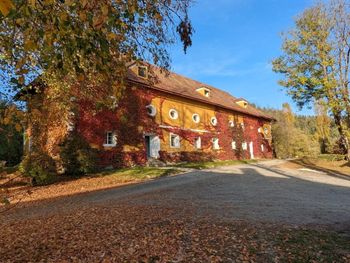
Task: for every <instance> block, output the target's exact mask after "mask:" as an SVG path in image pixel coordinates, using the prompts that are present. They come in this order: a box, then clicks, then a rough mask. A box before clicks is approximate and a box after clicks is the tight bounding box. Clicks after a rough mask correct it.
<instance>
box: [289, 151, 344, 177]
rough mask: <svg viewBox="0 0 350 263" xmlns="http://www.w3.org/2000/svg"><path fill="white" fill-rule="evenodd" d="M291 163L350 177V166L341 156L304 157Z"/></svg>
mask: <svg viewBox="0 0 350 263" xmlns="http://www.w3.org/2000/svg"><path fill="white" fill-rule="evenodd" d="M290 162H291V163H293V164H296V165H299V166H302V167H307V168H311V169H316V170H320V171H324V172H330V173H338V174H342V175H348V176H350V164H349V162H347V161H345V160H344V156H341V155H334V154H324V155H320V156H318V157H304V158H301V159H297V160H292V161H290Z"/></svg>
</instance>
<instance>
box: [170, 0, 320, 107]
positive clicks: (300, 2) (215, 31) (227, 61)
mask: <svg viewBox="0 0 350 263" xmlns="http://www.w3.org/2000/svg"><path fill="white" fill-rule="evenodd" d="M313 3H314V0H196V3H194V5H193V7H192V8H191V10H190V18H191V21H192V23H193V26H194V27H195V33H194V36H193V46H192V47H190V48H189V50H188V52H187V54H186V55H185V54H184V53H183V51H182V49H181V46H180V45H176V46H174V47H172V48H171V57H172V71H175V72H177V73H179V74H182V75H185V76H187V77H190V78H192V79H195V80H198V81H201V82H204V83H207V84H209V85H213V86H215V87H217V88H220V89H222V90H225V91H228V92H230V93H231V94H232V95H234V96H235V97H244V98H246V99H247V100H248V101H251V102H253V103H256V104H257V105H259V106H268V107H274V108H281V105H282V103H284V102H289V103H291V105H292V106H293V109H294V110H295V111H296V112H298V113H300V114H313V111H312V110H308V109H303V110H302V111H301V112H300V111H297V107H296V106H295V105H294V104H293V102H292V101H291V99H290V98H289V97H288V96H287V95H286V94H285V92H284V90H282V87H281V86H279V85H278V84H277V81H278V79H279V78H280V77H281V76H279V75H277V74H276V73H274V72H273V71H272V70H271V61H272V59H273V58H275V57H277V56H278V55H280V54H281V37H280V34H281V32H283V31H286V30H288V29H290V28H291V27H292V26H293V24H294V19H295V17H296V16H297V15H298V14H300V13H301V12H302V11H303V10H304V9H305V8H307V7H310V6H311V5H312V4H313Z"/></svg>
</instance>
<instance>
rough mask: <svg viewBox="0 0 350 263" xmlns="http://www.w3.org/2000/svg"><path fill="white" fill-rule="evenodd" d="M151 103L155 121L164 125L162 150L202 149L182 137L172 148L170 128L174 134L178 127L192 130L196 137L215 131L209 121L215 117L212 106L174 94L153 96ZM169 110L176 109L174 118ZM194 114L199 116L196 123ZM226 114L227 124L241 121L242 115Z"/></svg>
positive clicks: (161, 125)
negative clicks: (154, 110)
mask: <svg viewBox="0 0 350 263" xmlns="http://www.w3.org/2000/svg"><path fill="white" fill-rule="evenodd" d="M151 104H152V105H153V106H154V107H155V108H156V112H157V114H156V115H155V121H156V123H157V124H158V125H160V127H164V130H163V134H162V135H163V143H162V144H161V150H162V151H167V152H177V151H202V150H201V149H199V150H198V149H196V148H195V146H194V141H193V142H192V141H190V142H189V141H188V140H186V139H184V138H180V140H181V142H180V148H172V147H171V146H170V133H172V130H173V133H174V134H177V133H176V131H178V129H181V130H187V131H193V132H196V133H198V137H200V136H202V135H203V134H205V133H207V132H215V130H216V127H215V126H214V125H212V123H211V119H212V118H213V117H214V118H215V117H216V111H215V108H214V106H210V105H205V104H202V103H200V102H196V101H193V100H187V99H183V98H179V97H175V96H169V97H167V98H160V97H157V98H153V100H152V102H151ZM171 110H176V112H177V113H178V117H177V118H176V119H173V118H171V116H170V114H169V112H170V111H171ZM194 114H198V116H199V118H200V120H199V121H198V123H196V122H195V121H194V120H193V115H194ZM227 116H228V120H227V125H229V121H233V122H234V123H235V125H237V124H239V123H243V116H240V115H234V114H232V113H229V112H227ZM169 130H170V131H169ZM207 150H210V149H207Z"/></svg>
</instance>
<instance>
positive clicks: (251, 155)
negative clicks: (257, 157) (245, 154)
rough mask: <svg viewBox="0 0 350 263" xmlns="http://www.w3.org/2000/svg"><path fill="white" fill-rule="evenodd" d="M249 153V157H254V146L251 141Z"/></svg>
mask: <svg viewBox="0 0 350 263" xmlns="http://www.w3.org/2000/svg"><path fill="white" fill-rule="evenodd" d="M249 153H250V159H254V146H253V142H250V143H249Z"/></svg>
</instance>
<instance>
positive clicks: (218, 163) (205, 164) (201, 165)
mask: <svg viewBox="0 0 350 263" xmlns="http://www.w3.org/2000/svg"><path fill="white" fill-rule="evenodd" d="M256 162H257V160H228V161H207V162H188V163H180V164H176V165H175V167H183V168H192V169H209V168H215V167H218V166H227V165H238V164H249V163H256Z"/></svg>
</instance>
